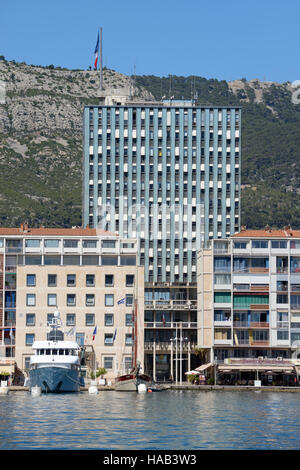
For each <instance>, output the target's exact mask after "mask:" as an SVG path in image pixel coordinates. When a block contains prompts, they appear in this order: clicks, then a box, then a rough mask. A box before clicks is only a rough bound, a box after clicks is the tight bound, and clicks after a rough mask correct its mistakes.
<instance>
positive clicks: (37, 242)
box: [0, 238, 116, 248]
mask: <svg viewBox="0 0 300 470" xmlns="http://www.w3.org/2000/svg"><path fill="white" fill-rule="evenodd" d="M42 242H43V240H41V239H31V238H28V239H25V247H26V248H40V246H41V244H42ZM60 243H61V240H59V239H49V240H47V239H45V240H44V247H45V248H59V246H60ZM97 244H98V240H95V239H93V240H82V247H83V248H97ZM3 246H4V239H3V238H0V248H3ZM6 246H7V247H8V248H22V247H23V240H22V239H15V240H13V239H7V240H6ZM63 246H64V248H78V246H79V240H74V239H69V240H68V239H65V240H63ZM101 246H102V248H115V246H116V240H101Z"/></svg>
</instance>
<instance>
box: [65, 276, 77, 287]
mask: <svg viewBox="0 0 300 470" xmlns="http://www.w3.org/2000/svg"><path fill="white" fill-rule="evenodd" d="M67 286H68V287H73V286H76V274H67Z"/></svg>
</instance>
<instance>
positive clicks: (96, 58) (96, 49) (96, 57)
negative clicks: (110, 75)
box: [94, 31, 99, 70]
mask: <svg viewBox="0 0 300 470" xmlns="http://www.w3.org/2000/svg"><path fill="white" fill-rule="evenodd" d="M94 54H95V62H94V68H95V70H97V62H98V54H99V31H98V37H97V44H96V47H95V52H94Z"/></svg>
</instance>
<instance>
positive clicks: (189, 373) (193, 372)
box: [185, 370, 200, 375]
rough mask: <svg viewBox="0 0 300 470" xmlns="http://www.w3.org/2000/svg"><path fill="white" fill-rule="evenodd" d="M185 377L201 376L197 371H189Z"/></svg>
mask: <svg viewBox="0 0 300 470" xmlns="http://www.w3.org/2000/svg"><path fill="white" fill-rule="evenodd" d="M185 375H200V372H198V371H197V370H189V371H188V372H186V373H185Z"/></svg>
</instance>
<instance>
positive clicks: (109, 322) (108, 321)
mask: <svg viewBox="0 0 300 470" xmlns="http://www.w3.org/2000/svg"><path fill="white" fill-rule="evenodd" d="M113 324H114V315H113V313H105V314H104V325H105V326H113Z"/></svg>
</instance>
